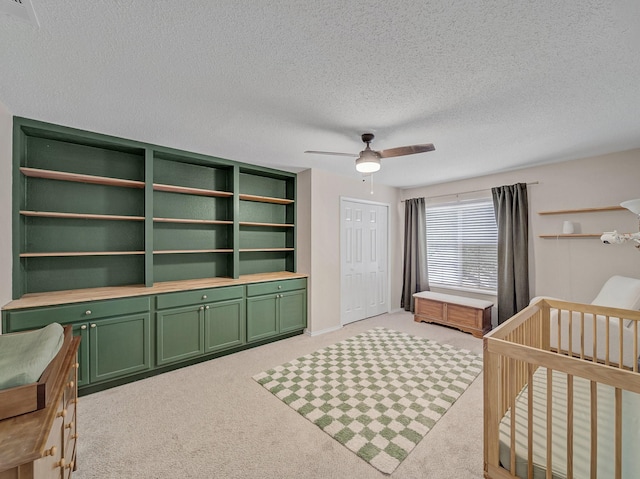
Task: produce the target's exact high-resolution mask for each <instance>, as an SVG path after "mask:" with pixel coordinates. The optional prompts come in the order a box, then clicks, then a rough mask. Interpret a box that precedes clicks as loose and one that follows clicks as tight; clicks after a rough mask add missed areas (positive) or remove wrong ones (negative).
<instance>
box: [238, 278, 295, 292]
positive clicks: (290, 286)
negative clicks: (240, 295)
mask: <svg viewBox="0 0 640 479" xmlns="http://www.w3.org/2000/svg"><path fill="white" fill-rule="evenodd" d="M306 287H307V279H306V278H300V279H286V280H282V281H268V282H265V283H254V284H248V285H247V296H260V295H263V294H273V293H283V292H285V291H294V290H296V289H304V288H306Z"/></svg>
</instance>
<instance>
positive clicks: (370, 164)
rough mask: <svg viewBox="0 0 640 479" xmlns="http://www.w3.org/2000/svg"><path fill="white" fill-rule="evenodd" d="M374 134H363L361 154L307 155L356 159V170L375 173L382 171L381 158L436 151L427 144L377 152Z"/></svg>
mask: <svg viewBox="0 0 640 479" xmlns="http://www.w3.org/2000/svg"><path fill="white" fill-rule="evenodd" d="M373 138H374V135H373V133H363V134H362V141H363V142H365V143H366V144H367V146H366V147H365V149H364V150H362V151H361V152H360V154H354V153H337V152H334V151H312V150H307V151H305V153H315V154H317V155H336V156H351V157H354V158H357V159H356V170H358V171H359V172H360V173H374V172H376V171H378V170H379V169H380V159H381V158H391V157H393V156H406V155H413V154H416V153H425V152H427V151H433V150H435V149H436V148H435V146H433V144H432V143H425V144H423V145H411V146H399V147H398V148H391V149H389V150H380V151H375V150H372V149H371V146H370V143H371V141H372V140H373Z"/></svg>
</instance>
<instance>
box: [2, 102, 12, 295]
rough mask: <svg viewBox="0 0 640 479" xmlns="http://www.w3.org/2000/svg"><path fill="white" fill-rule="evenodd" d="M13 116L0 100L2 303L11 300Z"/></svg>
mask: <svg viewBox="0 0 640 479" xmlns="http://www.w3.org/2000/svg"><path fill="white" fill-rule="evenodd" d="M12 129H13V117H12V115H11V113H10V112H9V110H8V109H7V107H5V106H4V105H3V104H2V103H1V102H0V231H1V232H2V233H1V234H0V305H4V304H6V303H8V302H9V301H11V265H12V258H11V198H12V197H11V183H12V182H11V178H12V164H13V162H12V160H11V145H12Z"/></svg>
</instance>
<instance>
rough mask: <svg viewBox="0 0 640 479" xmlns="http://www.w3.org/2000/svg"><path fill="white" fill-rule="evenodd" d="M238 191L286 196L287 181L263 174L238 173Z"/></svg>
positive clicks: (276, 196)
mask: <svg viewBox="0 0 640 479" xmlns="http://www.w3.org/2000/svg"><path fill="white" fill-rule="evenodd" d="M240 193H244V194H247V195H258V196H271V197H273V198H288V196H287V181H286V180H284V179H282V178H270V177H268V176H264V175H255V174H249V173H240ZM290 199H293V198H290Z"/></svg>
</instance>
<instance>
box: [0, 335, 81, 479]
mask: <svg viewBox="0 0 640 479" xmlns="http://www.w3.org/2000/svg"><path fill="white" fill-rule="evenodd" d="M79 344H80V338H79V337H74V338H72V339H71V340H70V341H65V343H64V345H63V349H61V351H60V353H61V356H60V358H61V367H60V368H59V369H58V370H57V373H56V374H55V377H53V378H52V381H53V384H52V394H51V395H50V399H49V400H48V402H47V404H46V406H45V407H44V408H42V409H39V410H37V411H34V412H31V413H27V414H21V415H19V416H15V417H11V418H8V419H4V420H2V421H0V479H54V478H55V479H68V478H70V477H71V476H72V473H73V471H74V470H75V469H76V462H75V456H76V440H77V438H78V433H77V419H76V405H77V403H78V396H77V391H78V378H77V374H78V373H77V372H78V362H77V351H78V346H79Z"/></svg>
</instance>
